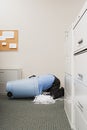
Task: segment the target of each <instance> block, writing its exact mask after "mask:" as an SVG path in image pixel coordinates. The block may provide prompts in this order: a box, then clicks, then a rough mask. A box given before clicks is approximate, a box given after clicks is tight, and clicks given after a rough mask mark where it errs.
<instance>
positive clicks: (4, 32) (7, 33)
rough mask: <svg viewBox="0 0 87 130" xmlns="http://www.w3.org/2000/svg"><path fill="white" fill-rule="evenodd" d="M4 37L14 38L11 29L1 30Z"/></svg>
mask: <svg viewBox="0 0 87 130" xmlns="http://www.w3.org/2000/svg"><path fill="white" fill-rule="evenodd" d="M2 35H3V36H4V37H5V38H14V32H13V31H3V34H2Z"/></svg>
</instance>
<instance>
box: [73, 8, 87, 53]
mask: <svg viewBox="0 0 87 130" xmlns="http://www.w3.org/2000/svg"><path fill="white" fill-rule="evenodd" d="M86 27H87V11H86V10H85V12H83V14H82V16H81V17H80V19H79V21H78V22H77V23H76V26H75V28H74V43H75V44H74V51H81V50H83V49H85V48H86V47H87V28H86Z"/></svg>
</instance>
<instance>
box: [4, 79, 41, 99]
mask: <svg viewBox="0 0 87 130" xmlns="http://www.w3.org/2000/svg"><path fill="white" fill-rule="evenodd" d="M6 91H7V94H8V96H9V97H13V98H27V97H33V96H36V95H39V94H40V93H39V88H38V80H37V78H36V77H35V78H27V79H22V80H16V81H9V82H8V83H7V86H6ZM11 94H12V95H11Z"/></svg>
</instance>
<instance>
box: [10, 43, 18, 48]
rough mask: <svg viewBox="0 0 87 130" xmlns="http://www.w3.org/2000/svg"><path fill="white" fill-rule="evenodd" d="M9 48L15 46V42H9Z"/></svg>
mask: <svg viewBox="0 0 87 130" xmlns="http://www.w3.org/2000/svg"><path fill="white" fill-rule="evenodd" d="M9 48H17V45H16V43H10V44H9Z"/></svg>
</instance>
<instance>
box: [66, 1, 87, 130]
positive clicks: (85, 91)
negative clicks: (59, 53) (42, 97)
mask: <svg viewBox="0 0 87 130" xmlns="http://www.w3.org/2000/svg"><path fill="white" fill-rule="evenodd" d="M66 43H67V46H66V52H67V53H66V72H65V101H64V109H65V112H66V115H67V117H68V120H69V122H70V125H71V127H72V128H73V129H74V130H87V2H86V3H85V5H84V6H83V8H82V10H81V11H80V13H79V15H78V16H77V18H76V20H75V22H74V23H73V24H72V27H71V29H70V30H69V31H68V35H67V42H66Z"/></svg>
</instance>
